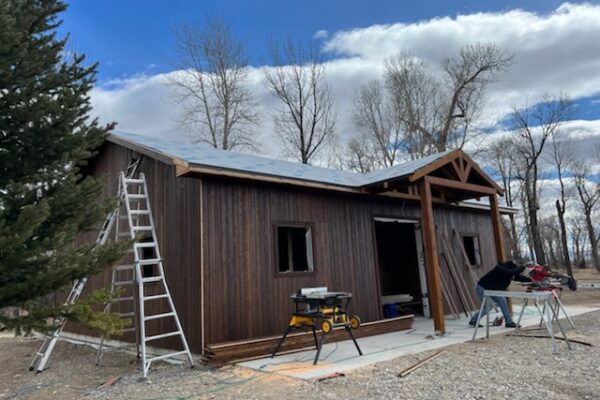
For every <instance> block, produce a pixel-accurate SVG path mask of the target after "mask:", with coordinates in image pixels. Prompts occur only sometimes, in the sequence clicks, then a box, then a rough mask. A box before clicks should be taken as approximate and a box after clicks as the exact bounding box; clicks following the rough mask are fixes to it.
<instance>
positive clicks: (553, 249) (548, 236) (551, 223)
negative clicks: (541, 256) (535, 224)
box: [540, 216, 563, 268]
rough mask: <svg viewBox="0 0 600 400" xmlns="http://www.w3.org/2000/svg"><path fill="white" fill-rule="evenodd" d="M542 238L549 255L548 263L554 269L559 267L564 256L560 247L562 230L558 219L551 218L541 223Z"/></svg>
mask: <svg viewBox="0 0 600 400" xmlns="http://www.w3.org/2000/svg"><path fill="white" fill-rule="evenodd" d="M540 236H541V238H542V245H543V247H544V251H545V253H546V254H548V258H547V259H546V263H548V264H549V265H551V266H552V267H553V268H555V267H557V266H559V265H560V264H561V263H560V260H561V259H562V258H563V254H562V249H561V247H560V246H559V245H558V244H559V242H560V229H559V226H558V224H557V221H556V217H554V216H551V217H547V218H544V219H542V220H541V221H540Z"/></svg>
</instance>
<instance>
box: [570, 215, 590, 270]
mask: <svg viewBox="0 0 600 400" xmlns="http://www.w3.org/2000/svg"><path fill="white" fill-rule="evenodd" d="M584 225H585V223H584V222H583V221H582V219H581V218H579V216H577V217H573V218H570V219H569V224H568V226H569V235H570V237H571V240H572V242H573V252H574V253H575V265H576V266H577V267H578V268H585V267H586V263H585V247H586V239H585V234H584V231H585V228H584Z"/></svg>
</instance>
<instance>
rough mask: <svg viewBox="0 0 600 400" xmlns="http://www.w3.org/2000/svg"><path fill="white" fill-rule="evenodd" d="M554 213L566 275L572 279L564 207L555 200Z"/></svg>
mask: <svg viewBox="0 0 600 400" xmlns="http://www.w3.org/2000/svg"><path fill="white" fill-rule="evenodd" d="M556 211H557V213H558V223H559V224H560V242H561V245H562V252H563V257H564V258H563V261H564V265H565V268H566V269H567V275H569V276H570V277H571V278H573V268H572V267H571V257H570V256H569V244H568V243H567V227H566V225H565V206H564V203H563V204H562V205H561V203H560V201H559V200H556Z"/></svg>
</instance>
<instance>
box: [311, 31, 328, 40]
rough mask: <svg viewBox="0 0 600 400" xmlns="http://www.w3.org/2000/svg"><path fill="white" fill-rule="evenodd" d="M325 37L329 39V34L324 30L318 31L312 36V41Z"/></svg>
mask: <svg viewBox="0 0 600 400" xmlns="http://www.w3.org/2000/svg"><path fill="white" fill-rule="evenodd" d="M327 37H329V32H327V31H326V30H325V29H320V30H318V31H316V32H315V34H314V35H313V39H326V38H327Z"/></svg>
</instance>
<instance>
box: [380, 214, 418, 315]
mask: <svg viewBox="0 0 600 400" xmlns="http://www.w3.org/2000/svg"><path fill="white" fill-rule="evenodd" d="M375 241H376V249H377V261H378V265H379V284H380V293H381V305H382V309H383V310H382V311H383V314H384V316H385V317H388V318H389V317H394V316H396V315H400V314H402V313H412V314H415V315H422V316H425V317H429V299H428V297H427V279H426V276H425V263H424V258H423V245H422V242H421V230H420V226H419V223H418V221H415V220H404V219H393V218H375Z"/></svg>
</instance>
